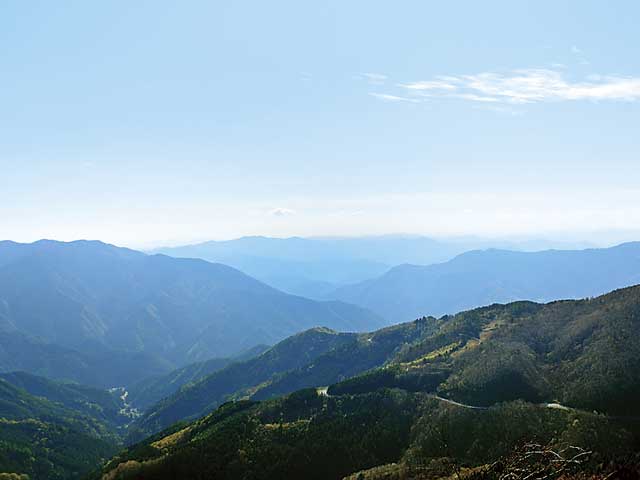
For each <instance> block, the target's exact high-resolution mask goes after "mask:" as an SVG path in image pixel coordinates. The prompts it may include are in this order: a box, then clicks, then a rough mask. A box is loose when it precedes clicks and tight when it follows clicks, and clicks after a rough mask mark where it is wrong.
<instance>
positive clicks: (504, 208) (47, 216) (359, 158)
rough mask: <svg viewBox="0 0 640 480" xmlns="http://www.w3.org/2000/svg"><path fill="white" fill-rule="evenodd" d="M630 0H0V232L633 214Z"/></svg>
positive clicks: (639, 210)
mask: <svg viewBox="0 0 640 480" xmlns="http://www.w3.org/2000/svg"><path fill="white" fill-rule="evenodd" d="M638 18H640V4H639V3H638V2H635V1H620V2H615V3H614V2H595V1H593V2H590V1H535V2H533V1H531V2H524V1H514V2H506V1H502V2H491V1H487V2H475V1H467V2H455V1H451V2H425V1H415V2H402V1H399V2H376V1H335V2H334V1H325V2H322V1H319V2H296V1H272V2H261V1H260V2H259V1H251V2H249V1H233V2H232V1H224V2H223V1H220V2H214V1H202V2H201V1H185V2H169V1H167V2H165V1H160V0H154V1H136V2H130V1H110V2H85V1H60V2H49V1H41V2H37V1H33V2H23V1H18V0H14V1H12V0H9V1H5V2H2V3H1V4H0V49H1V51H0V53H1V54H0V167H1V168H2V178H1V179H0V218H1V219H2V222H0V237H1V238H11V239H15V240H22V241H28V240H35V239H37V238H42V237H48V238H58V239H74V238H100V239H103V240H106V241H111V242H115V243H119V244H125V245H132V246H144V245H154V244H162V243H180V242H182V241H191V240H203V239H208V238H232V237H236V236H240V235H245V234H265V235H277V236H285V235H358V234H382V233H394V232H395V233H397V232H407V233H421V234H428V235H434V236H447V235H468V234H475V235H481V236H508V235H518V236H549V237H556V238H560V237H562V238H565V237H567V238H569V237H571V238H581V239H585V240H589V238H590V237H592V236H594V238H595V236H596V235H597V236H598V238H607V239H609V240H611V241H614V240H622V239H629V238H632V237H633V236H634V235H635V236H636V237H638V238H640V235H637V231H638V230H639V229H638V228H637V225H640V187H639V185H640V168H639V167H638V159H639V158H638V157H639V154H640V135H639V127H640V56H639V55H638V51H639V48H640V33H639V31H638V29H637V20H638Z"/></svg>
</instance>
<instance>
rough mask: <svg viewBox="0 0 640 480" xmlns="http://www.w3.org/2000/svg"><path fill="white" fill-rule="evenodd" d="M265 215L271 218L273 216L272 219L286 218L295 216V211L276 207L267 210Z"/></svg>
mask: <svg viewBox="0 0 640 480" xmlns="http://www.w3.org/2000/svg"><path fill="white" fill-rule="evenodd" d="M267 213H268V214H269V215H271V216H274V217H287V216H289V215H295V214H296V211H295V210H292V209H290V208H282V207H278V208H274V209H272V210H269V211H268V212H267Z"/></svg>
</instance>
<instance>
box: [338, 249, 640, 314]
mask: <svg viewBox="0 0 640 480" xmlns="http://www.w3.org/2000/svg"><path fill="white" fill-rule="evenodd" d="M637 283H640V242H635V243H626V244H622V245H619V246H617V247H612V248H602V249H587V250H546V251H540V252H516V251H509V250H482V251H480V250H478V251H471V252H467V253H464V254H462V255H459V256H458V257H456V258H454V259H453V260H450V261H448V262H446V263H441V264H435V265H428V266H422V265H400V266H398V267H395V268H393V269H391V270H390V271H389V272H387V273H385V274H384V275H382V276H381V277H378V278H375V279H372V280H367V281H364V282H362V283H359V284H355V285H349V286H346V287H343V288H340V289H338V290H336V291H335V292H333V293H331V294H329V295H328V298H334V299H339V300H343V301H345V302H350V303H354V304H356V305H360V306H363V307H366V308H369V309H371V310H373V311H375V312H377V313H379V314H380V315H382V316H383V317H385V318H386V319H387V320H389V321H391V322H400V321H406V320H409V319H411V318H416V317H419V316H422V315H436V316H439V315H443V314H452V313H456V312H459V311H461V310H466V309H470V308H475V307H480V306H483V305H490V304H492V303H496V302H499V303H506V302H512V301H516V300H531V301H536V302H548V301H551V300H558V299H567V298H584V297H592V296H597V295H602V294H604V293H606V292H609V291H611V290H614V289H616V288H622V287H627V286H630V285H635V284H637Z"/></svg>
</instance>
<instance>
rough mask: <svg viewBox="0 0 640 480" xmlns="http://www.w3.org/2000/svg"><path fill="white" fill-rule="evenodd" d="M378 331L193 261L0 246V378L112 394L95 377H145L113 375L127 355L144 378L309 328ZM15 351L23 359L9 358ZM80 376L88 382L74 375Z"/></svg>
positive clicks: (44, 244)
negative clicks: (85, 384)
mask: <svg viewBox="0 0 640 480" xmlns="http://www.w3.org/2000/svg"><path fill="white" fill-rule="evenodd" d="M382 324H383V321H382V319H381V318H380V317H378V316H376V315H375V314H373V313H371V312H369V311H367V310H365V309H362V308H360V307H356V306H352V305H348V304H344V303H342V302H340V301H324V302H318V301H313V300H309V299H306V298H302V297H297V296H293V295H289V294H285V293H283V292H280V291H278V290H276V289H274V288H272V287H270V286H268V285H265V284H264V283H261V282H259V281H258V280H255V279H253V278H251V277H249V276H247V275H245V274H244V273H242V272H240V271H238V270H236V269H234V268H232V267H228V266H226V265H221V264H213V263H209V262H206V261H203V260H196V259H176V258H171V257H167V256H164V255H146V254H144V253H141V252H137V251H134V250H129V249H125V248H118V247H114V246H112V245H108V244H104V243H101V242H96V241H77V242H70V243H62V242H55V241H47V240H43V241H39V242H35V243H32V244H18V243H13V242H0V340H2V343H1V344H0V360H2V363H0V371H8V370H16V369H24V370H30V371H36V372H37V373H45V372H46V374H47V375H50V376H52V377H58V378H59V377H63V378H64V377H65V376H66V375H70V376H71V378H72V379H75V380H82V381H86V380H87V377H91V376H93V381H92V382H91V383H92V384H99V385H103V386H113V385H114V384H113V383H110V384H108V383H107V382H106V381H103V379H102V378H101V377H102V375H103V374H104V373H105V372H108V371H111V372H113V371H118V372H120V373H121V374H122V375H121V378H109V379H108V380H109V382H114V381H117V382H124V381H127V382H130V381H134V380H139V379H141V378H143V377H142V376H138V377H137V378H131V377H132V376H131V375H130V373H129V372H127V366H126V365H122V364H123V363H125V364H127V363H129V362H124V361H123V360H124V359H126V358H128V357H134V361H133V362H131V363H132V365H131V367H132V369H133V370H136V369H138V367H139V366H140V365H143V364H144V363H145V362H146V363H147V370H146V372H140V374H141V375H144V376H148V375H149V374H161V373H166V372H168V371H169V370H171V368H172V367H173V366H182V365H185V364H186V363H189V362H194V361H201V360H207V359H209V358H212V357H229V356H232V355H235V354H237V353H239V352H241V351H243V350H246V349H248V348H251V347H253V346H255V345H258V344H273V343H275V342H277V341H279V340H281V339H283V338H285V337H287V336H289V335H292V334H294V333H296V332H299V331H301V330H305V329H307V328H311V327H315V326H321V325H326V326H329V327H331V328H335V329H337V330H343V331H362V330H368V329H371V328H375V327H378V326H381V325H382ZM14 341H19V342H20V343H21V345H22V346H23V347H24V348H25V349H27V350H24V351H22V353H21V354H20V355H18V356H14V355H12V354H11V352H12V350H14V347H13V344H12V342H14ZM32 347H33V349H32V350H29V349H31V348H32ZM35 352H37V355H34V354H30V353H35ZM142 359H144V361H142ZM100 360H102V362H101V361H100ZM135 362H141V363H138V364H137V365H136V364H135ZM60 364H62V365H63V366H64V368H63V369H62V372H60V371H58V370H57V368H56V367H55V366H57V365H60ZM110 364H111V367H112V368H110ZM93 366H96V367H98V368H100V367H101V366H102V368H101V370H99V371H96V370H95V369H93V368H92V367H93ZM67 367H69V368H67ZM114 367H117V368H114ZM123 367H124V368H123ZM79 370H80V372H79ZM82 370H85V371H86V370H88V371H89V372H90V373H89V374H88V375H86V376H82V377H81V378H78V377H76V375H82V373H83V372H82ZM111 376H113V375H111ZM121 384H122V383H116V384H115V385H121Z"/></svg>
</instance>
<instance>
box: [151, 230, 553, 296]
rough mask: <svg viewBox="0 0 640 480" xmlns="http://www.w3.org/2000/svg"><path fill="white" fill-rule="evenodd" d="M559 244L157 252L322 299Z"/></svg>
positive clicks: (394, 238)
mask: <svg viewBox="0 0 640 480" xmlns="http://www.w3.org/2000/svg"><path fill="white" fill-rule="evenodd" d="M550 244H551V245H562V244H560V243H558V242H548V241H530V242H528V243H523V242H516V241H507V240H484V239H477V238H460V239H449V240H436V239H433V238H429V237H424V236H418V235H380V236H364V237H308V238H302V237H289V238H273V237H261V236H252V237H241V238H237V239H235V240H226V241H208V242H202V243H197V244H192V245H183V246H178V247H166V248H159V249H156V250H152V252H151V253H162V254H166V255H170V256H173V257H186V258H202V259H204V260H208V261H212V262H221V263H224V264H227V265H231V266H232V267H235V268H238V269H239V270H241V271H243V272H245V273H247V274H249V275H251V276H253V277H255V278H257V279H259V280H261V281H263V282H265V283H267V284H269V285H272V286H274V287H276V288H278V289H281V290H283V291H286V292H288V293H293V294H296V295H302V296H306V297H309V298H323V296H324V295H326V294H328V293H330V292H332V291H333V290H335V289H336V288H337V287H340V286H344V285H347V284H353V283H357V282H360V281H364V280H368V279H370V278H374V277H377V276H379V275H382V274H383V273H385V272H386V271H388V270H389V269H390V268H391V267H392V266H394V265H398V264H403V263H414V264H421V265H428V264H432V263H437V262H444V261H447V260H450V259H452V258H453V257H455V256H456V255H458V254H461V253H463V252H466V251H468V250H473V249H477V248H487V247H489V246H494V247H495V246H499V247H502V248H513V249H518V250H520V249H524V250H530V249H532V248H533V249H535V248H537V249H541V248H549V245H550Z"/></svg>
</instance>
